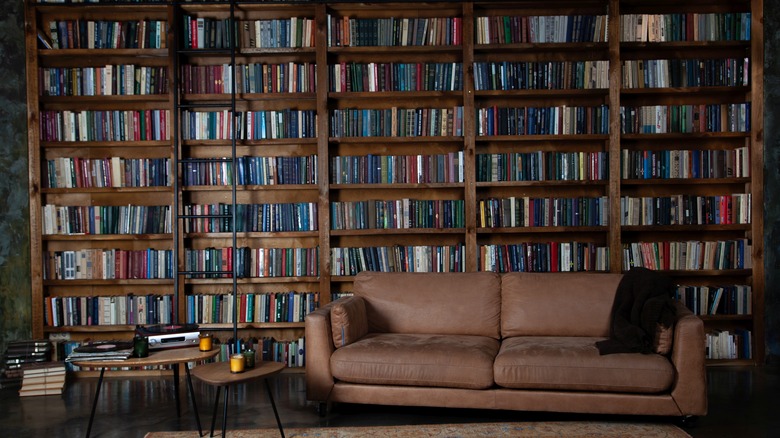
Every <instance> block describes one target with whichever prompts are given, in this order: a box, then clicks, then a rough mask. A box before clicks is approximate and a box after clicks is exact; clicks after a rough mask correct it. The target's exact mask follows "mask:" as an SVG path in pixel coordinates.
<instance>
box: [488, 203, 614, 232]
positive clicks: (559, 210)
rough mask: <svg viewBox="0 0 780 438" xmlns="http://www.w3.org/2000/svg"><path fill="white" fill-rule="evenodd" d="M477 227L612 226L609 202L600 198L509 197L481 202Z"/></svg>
mask: <svg viewBox="0 0 780 438" xmlns="http://www.w3.org/2000/svg"><path fill="white" fill-rule="evenodd" d="M478 208H479V210H478V211H477V226H478V227H481V228H502V227H604V226H607V224H608V223H609V200H608V199H607V197H606V196H601V197H598V198H585V197H576V198H531V197H528V196H524V197H514V196H512V197H509V198H488V199H480V200H479V204H478Z"/></svg>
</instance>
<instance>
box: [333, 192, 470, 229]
mask: <svg viewBox="0 0 780 438" xmlns="http://www.w3.org/2000/svg"><path fill="white" fill-rule="evenodd" d="M464 218H465V204H464V201H463V200H461V199H450V200H441V199H438V200H428V199H408V198H404V199H394V200H370V201H344V202H338V201H337V202H331V203H330V224H331V229H333V230H367V229H408V228H464V227H465V226H466V224H465V219H464Z"/></svg>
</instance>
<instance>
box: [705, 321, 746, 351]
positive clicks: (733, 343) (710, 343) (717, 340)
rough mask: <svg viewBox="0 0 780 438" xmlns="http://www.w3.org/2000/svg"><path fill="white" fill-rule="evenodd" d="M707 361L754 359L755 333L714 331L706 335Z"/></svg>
mask: <svg viewBox="0 0 780 438" xmlns="http://www.w3.org/2000/svg"><path fill="white" fill-rule="evenodd" d="M706 336H707V340H706V347H705V357H706V358H707V359H752V358H753V333H752V332H751V331H750V330H747V329H740V328H735V329H733V330H714V331H711V332H708V333H706Z"/></svg>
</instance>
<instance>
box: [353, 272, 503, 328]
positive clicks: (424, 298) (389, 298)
mask: <svg viewBox="0 0 780 438" xmlns="http://www.w3.org/2000/svg"><path fill="white" fill-rule="evenodd" d="M354 292H355V295H356V296H359V297H362V298H363V299H364V300H365V302H366V315H367V316H368V326H369V331H371V332H379V333H409V334H415V333H416V334H441V335H447V334H454V335H474V336H488V337H491V338H495V339H499V337H500V316H501V279H500V277H499V276H498V274H495V273H492V272H469V273H445V274H439V273H383V272H361V273H360V274H358V275H357V276H356V277H355V282H354Z"/></svg>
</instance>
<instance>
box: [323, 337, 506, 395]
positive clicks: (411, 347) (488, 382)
mask: <svg viewBox="0 0 780 438" xmlns="http://www.w3.org/2000/svg"><path fill="white" fill-rule="evenodd" d="M499 347H500V343H499V341H498V340H496V339H493V338H490V337H486V336H470V335H416V334H401V333H369V334H368V335H366V336H365V337H363V338H362V339H360V340H358V341H357V342H353V343H352V344H349V345H346V346H344V347H342V348H339V349H337V350H336V351H334V352H333V355H332V356H331V358H330V366H331V370H332V372H333V377H335V378H336V379H338V380H342V381H345V382H351V383H364V384H374V385H405V386H436V387H447V388H467V389H485V388H490V387H491V386H493V360H494V359H495V357H496V354H497V353H498V349H499Z"/></svg>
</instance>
